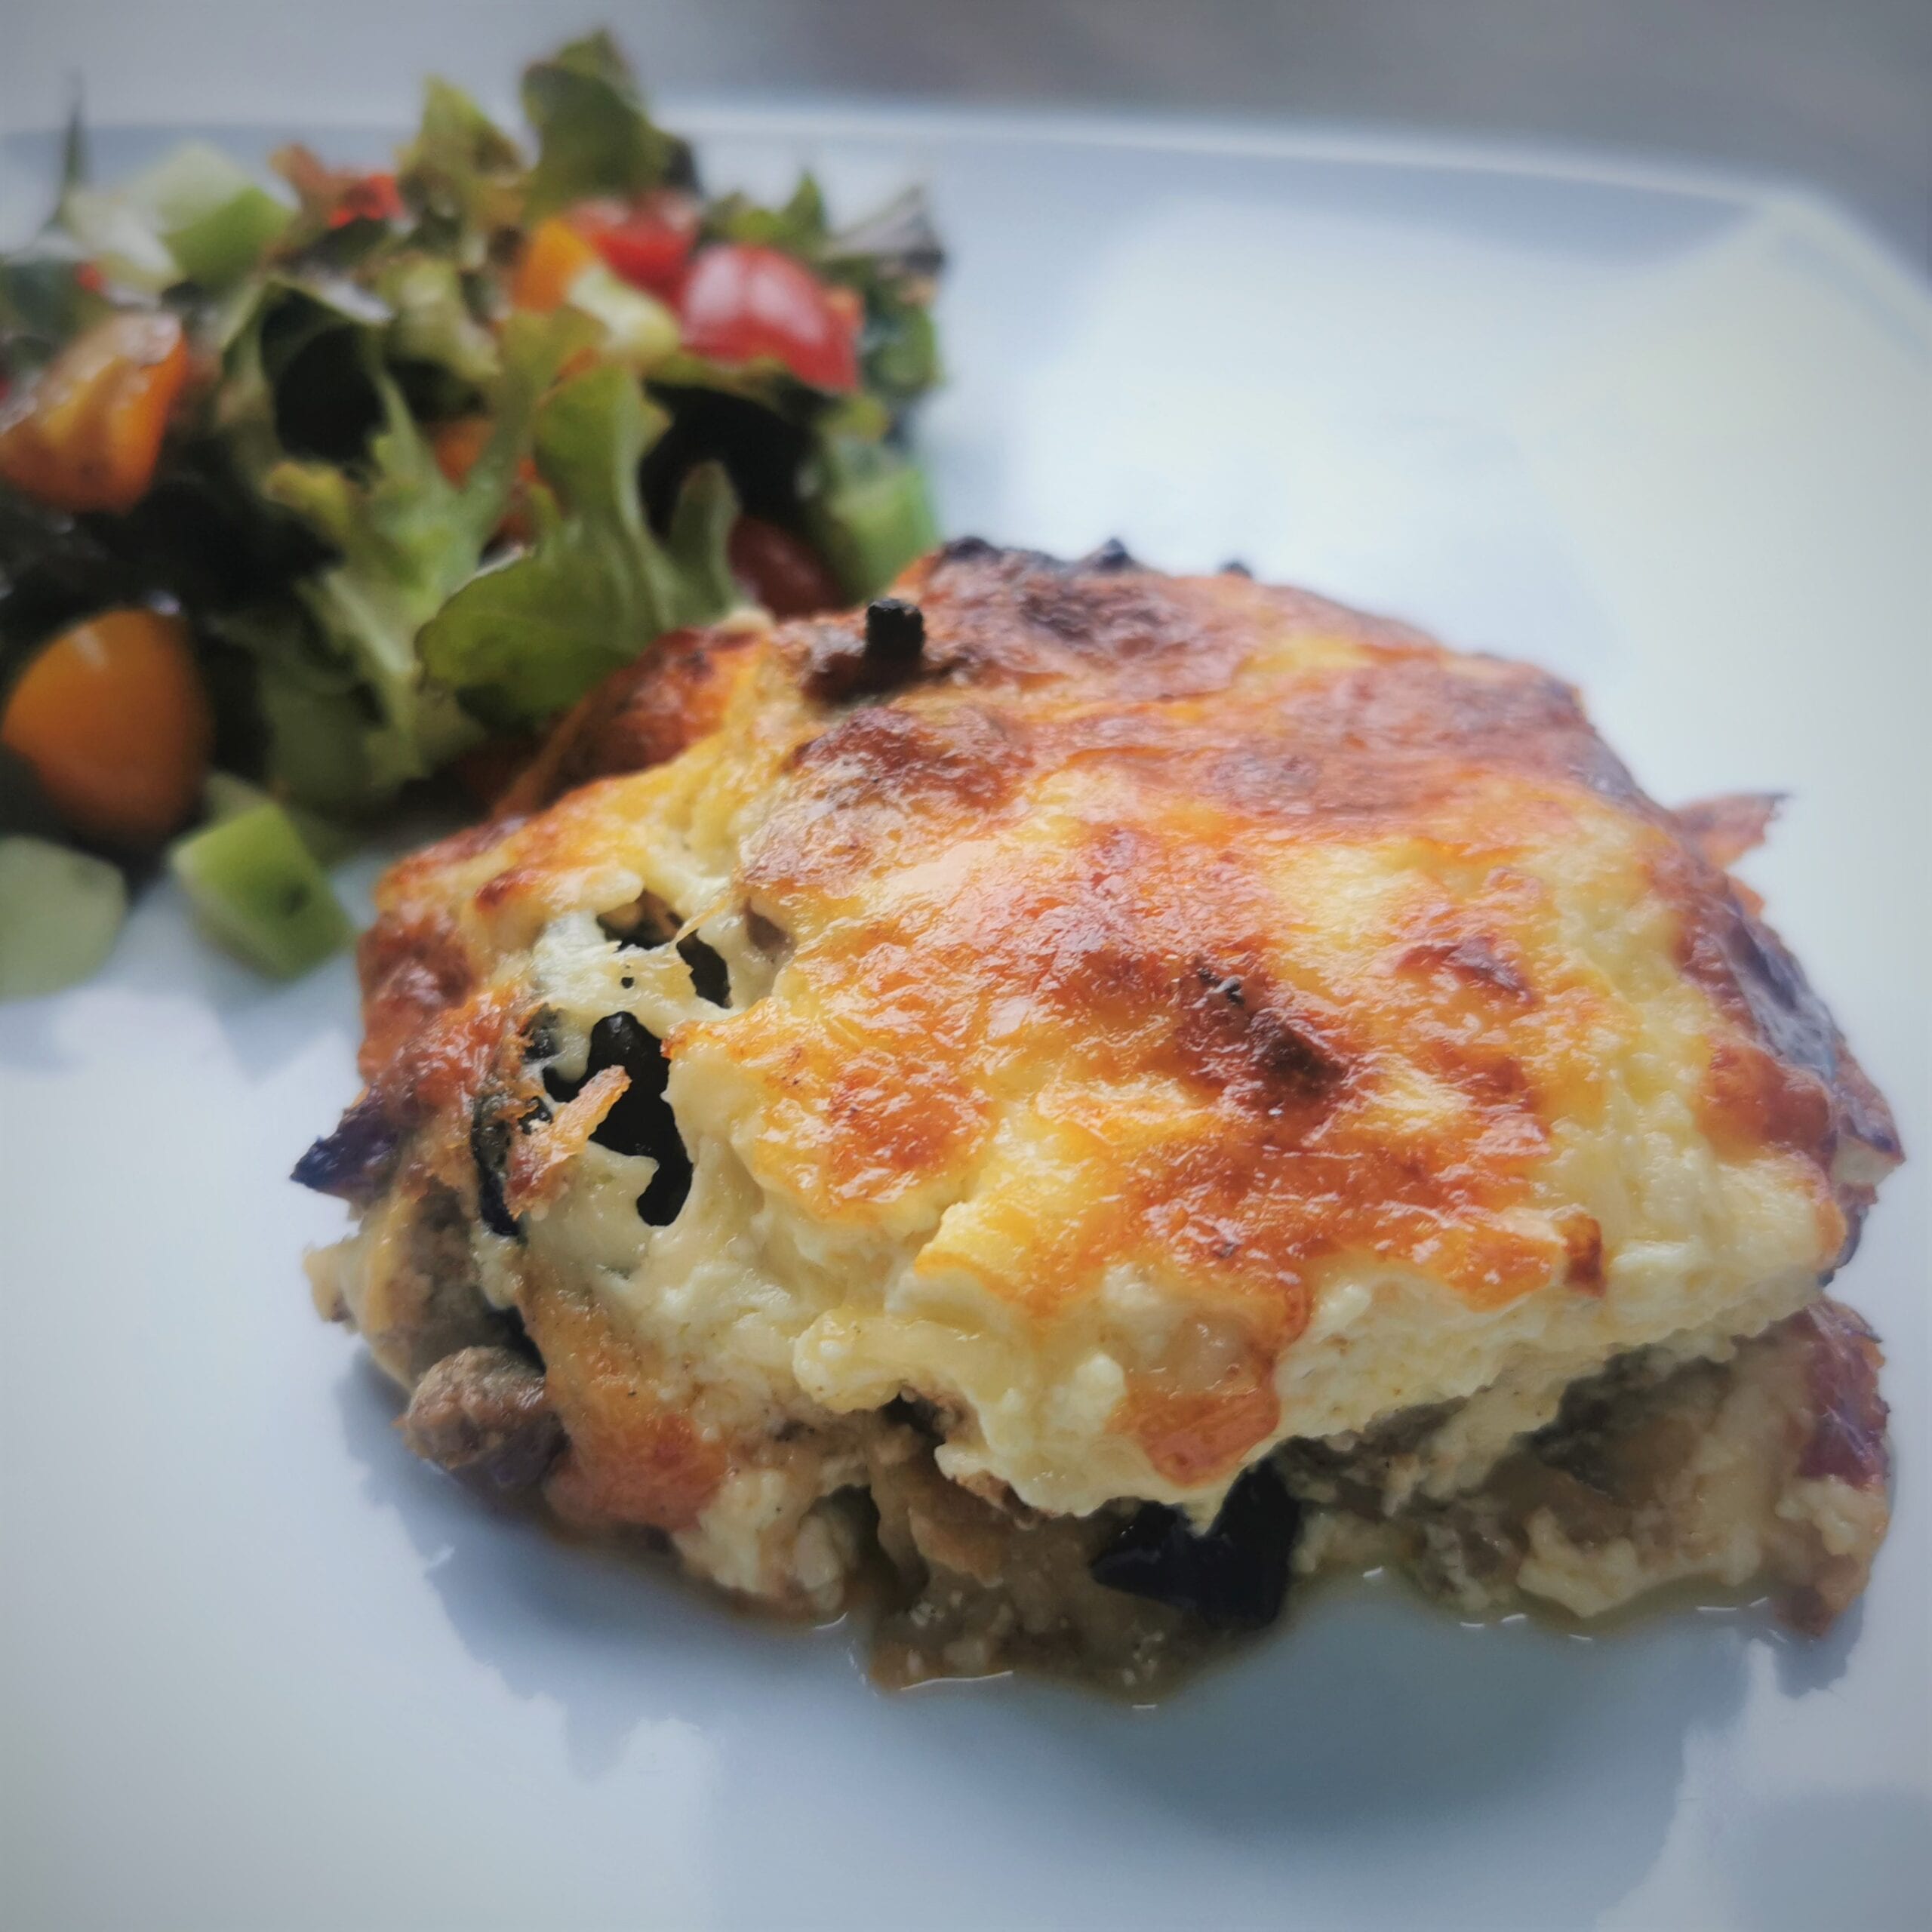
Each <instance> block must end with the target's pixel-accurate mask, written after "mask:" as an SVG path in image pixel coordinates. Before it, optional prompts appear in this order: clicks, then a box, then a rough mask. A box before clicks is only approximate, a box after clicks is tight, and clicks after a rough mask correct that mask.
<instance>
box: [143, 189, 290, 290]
mask: <svg viewBox="0 0 1932 1932" xmlns="http://www.w3.org/2000/svg"><path fill="white" fill-rule="evenodd" d="M290 220H291V213H290V211H289V210H288V208H285V206H284V205H282V204H281V202H278V201H277V200H276V199H275V197H274V196H273V195H271V194H270V193H269V192H268V191H267V189H265V188H258V187H257V186H255V185H254V183H253V182H251V183H249V184H248V186H246V187H245V188H242V189H238V191H237V192H235V193H234V194H233V195H230V196H229V198H228V199H227V200H226V201H225V202H220V204H218V205H217V206H215V207H214V208H208V209H207V210H205V211H203V212H202V213H200V214H196V215H195V216H194V217H192V219H190V220H187V221H186V222H183V223H182V224H181V226H180V227H178V228H171V229H168V230H167V231H166V232H165V233H164V234H163V235H162V241H163V242H165V243H166V244H167V245H168V253H169V254H171V255H172V256H173V257H174V259H175V260H176V261H177V263H179V264H180V269H181V272H182V273H183V275H186V277H187V278H189V281H198V282H199V283H200V284H201V285H202V287H203V288H223V287H224V286H226V284H228V283H229V282H231V281H234V280H235V278H237V277H238V276H240V275H246V274H247V273H248V271H249V269H251V268H253V267H254V266H255V264H256V263H257V262H258V261H260V260H261V258H262V256H263V254H264V253H265V252H266V250H267V248H268V247H269V244H270V243H271V242H273V241H274V240H275V238H276V237H277V236H278V235H280V234H281V231H282V230H283V229H285V228H286V227H287V226H288V224H289V222H290Z"/></svg>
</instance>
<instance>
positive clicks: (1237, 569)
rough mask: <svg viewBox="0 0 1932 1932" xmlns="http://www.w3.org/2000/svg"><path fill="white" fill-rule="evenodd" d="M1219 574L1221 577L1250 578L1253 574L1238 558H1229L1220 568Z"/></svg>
mask: <svg viewBox="0 0 1932 1932" xmlns="http://www.w3.org/2000/svg"><path fill="white" fill-rule="evenodd" d="M1221 574H1222V575H1223V577H1252V576H1253V575H1254V571H1251V570H1250V569H1249V568H1248V567H1247V565H1245V564H1244V563H1243V562H1242V561H1241V559H1240V558H1238V557H1230V558H1229V559H1228V561H1226V563H1225V564H1223V565H1222V566H1221Z"/></svg>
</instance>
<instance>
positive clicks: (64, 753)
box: [0, 610, 214, 847]
mask: <svg viewBox="0 0 1932 1932" xmlns="http://www.w3.org/2000/svg"><path fill="white" fill-rule="evenodd" d="M213 743H214V714H213V713H212V712H211V711H210V709H209V708H208V693H207V691H205V689H204V688H203V687H202V679H201V673H200V672H199V671H198V670H197V669H196V668H195V654H194V650H193V648H192V645H191V644H190V643H189V636H188V627H187V626H186V624H184V623H183V622H182V621H181V620H180V618H178V617H163V616H162V615H161V614H160V613H159V612H158V611H141V610H126V611H103V612H102V613H101V614H100V616H99V617H90V618H88V620H86V622H85V623H78V624H76V625H75V626H73V628H72V629H71V630H66V631H63V632H61V633H60V635H59V636H58V637H57V638H54V641H53V642H52V643H51V644H49V645H45V646H44V647H43V648H42V650H41V651H40V652H39V654H38V655H37V656H36V657H34V658H33V659H32V660H31V661H30V662H29V664H28V666H27V668H26V670H25V671H24V672H22V673H21V675H20V681H18V682H17V684H16V685H14V688H13V691H12V692H11V694H10V695H9V697H8V700H7V703H6V709H5V711H4V712H0V745H5V746H6V748H7V749H8V750H9V751H11V752H14V754H16V755H17V756H18V757H20V758H24V759H25V760H26V762H27V763H28V764H30V765H31V766H32V768H33V771H34V775H35V777H37V778H38V780H40V786H41V789H42V791H43V792H45V793H46V794H47V798H48V803H49V804H51V805H52V806H53V808H54V810H55V811H57V812H58V813H59V814H60V816H61V817H62V819H63V820H65V821H66V823H67V824H68V825H69V826H72V829H74V830H75V832H79V833H80V834H82V835H83V836H84V837H86V838H97V839H100V840H101V841H103V843H105V844H110V845H124V846H134V847H146V846H153V845H158V844H160V843H161V841H162V840H163V839H164V838H166V837H167V836H168V834H169V833H170V832H174V831H175V830H176V829H178V828H179V827H180V826H181V825H182V824H183V823H184V822H185V821H186V819H187V818H188V817H189V814H190V813H192V811H194V809H195V804H196V801H198V799H199V798H200V797H201V795H202V784H203V782H204V781H205V780H206V778H207V777H208V754H209V752H210V750H211V747H212V746H213Z"/></svg>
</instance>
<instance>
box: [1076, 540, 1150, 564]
mask: <svg viewBox="0 0 1932 1932" xmlns="http://www.w3.org/2000/svg"><path fill="white" fill-rule="evenodd" d="M1080 561H1081V565H1083V566H1084V568H1086V569H1088V570H1090V571H1102V572H1106V571H1132V570H1138V569H1139V568H1140V565H1139V564H1137V562H1136V561H1134V553H1133V552H1132V551H1131V550H1130V549H1128V547H1127V546H1126V545H1125V544H1124V543H1122V542H1121V540H1120V539H1119V538H1118V537H1109V538H1108V539H1107V540H1106V542H1105V543H1103V544H1101V545H1100V547H1099V548H1098V549H1094V550H1090V551H1089V552H1088V553H1087V555H1085V556H1084V557H1083V558H1081V560H1080Z"/></svg>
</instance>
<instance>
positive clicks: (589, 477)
mask: <svg viewBox="0 0 1932 1932" xmlns="http://www.w3.org/2000/svg"><path fill="white" fill-rule="evenodd" d="M665 420H666V419H665V417H664V416H663V412H662V411H660V410H658V409H657V408H655V407H654V405H651V404H650V403H648V402H647V401H645V398H644V396H643V395H642V394H641V392H640V391H639V389H638V386H637V383H636V382H635V380H634V379H633V378H632V377H630V376H629V375H628V374H626V372H625V371H623V370H622V369H618V368H609V367H606V368H599V369H592V370H591V371H589V372H588V373H586V374H583V375H580V376H577V377H573V378H572V379H571V380H570V381H568V382H566V383H564V384H563V385H562V386H561V387H560V388H559V389H558V390H557V391H556V392H555V394H554V395H552V396H551V397H550V398H549V399H548V400H547V401H546V402H545V404H544V405H543V408H542V409H541V410H540V412H539V414H538V417H537V436H536V446H537V466H538V468H539V469H540V472H541V473H542V475H543V480H544V482H545V484H546V485H547V486H548V487H549V490H550V491H552V492H554V497H555V501H554V503H553V504H552V506H551V507H550V509H549V512H548V514H547V515H546V518H545V527H544V528H543V529H542V531H540V534H539V536H538V537H537V541H536V543H535V544H534V546H533V547H532V548H531V549H530V550H528V552H525V554H524V555H521V556H520V557H518V558H515V559H514V560H512V561H510V562H509V563H506V564H504V565H500V567H498V568H496V569H494V570H491V571H485V573H484V574H482V575H481V576H479V577H475V578H473V579H472V580H471V581H470V582H469V583H467V584H466V585H465V586H463V589H460V590H459V591H458V592H457V593H456V595H454V596H453V597H452V598H451V599H450V601H448V604H446V605H445V606H444V607H443V608H442V610H441V611H440V612H439V613H438V614H437V616H436V617H435V618H434V619H433V620H432V621H431V622H430V623H429V625H428V626H426V629H424V631H423V635H422V640H421V648H422V653H423V662H424V663H425V664H426V666H427V667H428V669H429V672H430V675H432V677H434V678H436V679H438V681H441V683H443V684H445V685H449V686H451V687H453V688H455V689H457V691H460V692H461V693H462V694H463V697H464V698H465V700H466V702H467V703H469V706H471V708H472V709H473V710H475V712H478V714H479V715H482V716H484V717H485V718H488V719H489V720H490V721H491V722H492V723H494V724H499V725H503V726H508V725H509V724H514V723H525V722H530V721H535V720H537V719H539V718H544V717H547V716H549V715H550V714H551V713H552V712H556V711H559V710H561V709H562V708H563V707H564V706H565V705H568V704H569V703H572V702H573V701H574V700H576V699H577V698H578V697H581V696H582V695H583V693H584V692H585V691H588V690H589V688H590V687H591V686H592V685H594V684H595V682H596V681H597V680H598V678H601V677H602V676H603V675H605V672H608V671H611V670H612V669H615V668H616V667H617V666H619V665H620V664H623V663H628V662H629V660H631V659H632V658H633V657H635V656H636V655H637V654H638V652H639V651H642V650H643V649H644V648H645V647H646V646H647V645H648V644H650V643H651V641H652V640H653V639H654V638H656V637H657V636H658V635H660V634H661V633H662V632H665V631H667V630H674V629H677V628H678V626H680V625H684V624H691V623H704V622H706V621H708V620H710V619H712V618H713V617H718V616H719V615H721V614H722V613H723V612H724V611H726V610H728V609H729V608H731V605H733V603H734V602H735V601H737V600H736V593H735V592H734V588H733V586H732V583H731V571H730V568H729V566H728V564H727V562H726V561H725V553H724V540H725V537H726V534H727V533H728V531H729V530H730V528H731V521H732V518H734V515H736V514H737V502H736V500H735V498H734V496H733V494H732V492H731V485H730V484H729V483H728V481H726V479H725V477H724V472H723V471H722V470H721V469H720V468H719V467H718V466H717V465H715V464H704V465H701V466H700V467H699V468H698V469H696V470H694V472H692V474H691V476H690V478H688V480H687V481H686V482H685V486H684V488H683V491H682V492H681V494H680V496H679V497H678V503H677V505H676V507H675V510H674V512H673V513H672V518H671V521H670V526H669V529H668V530H667V531H666V533H665V534H664V535H663V537H662V538H660V537H657V536H655V535H654V534H653V533H652V531H651V528H650V525H648V522H647V521H645V515H644V509H643V505H642V503H641V502H640V500H639V498H638V465H639V463H641V460H642V459H643V457H644V454H645V451H646V450H647V449H648V448H649V447H650V445H651V443H652V442H653V441H654V440H655V439H656V438H657V436H658V435H660V434H661V433H662V431H663V426H664V423H665Z"/></svg>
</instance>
